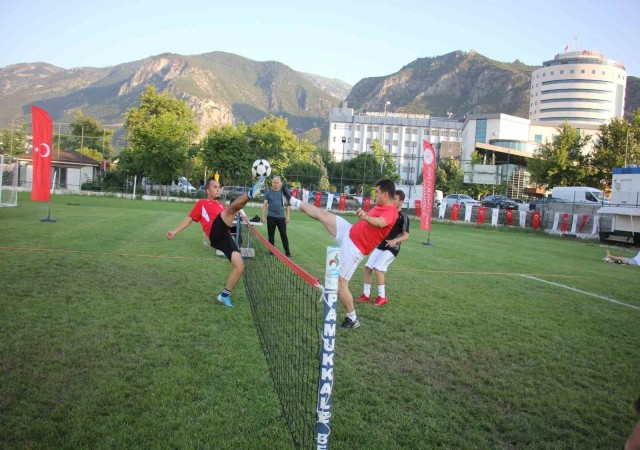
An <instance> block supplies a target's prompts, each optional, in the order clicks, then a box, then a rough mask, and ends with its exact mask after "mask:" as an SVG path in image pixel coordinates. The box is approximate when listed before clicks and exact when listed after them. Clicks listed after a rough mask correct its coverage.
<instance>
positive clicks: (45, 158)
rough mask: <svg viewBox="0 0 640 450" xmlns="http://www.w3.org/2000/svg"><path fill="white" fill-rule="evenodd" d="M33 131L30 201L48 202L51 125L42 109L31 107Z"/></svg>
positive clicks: (51, 140) (49, 119)
mask: <svg viewBox="0 0 640 450" xmlns="http://www.w3.org/2000/svg"><path fill="white" fill-rule="evenodd" d="M31 123H32V125H31V127H32V129H33V184H32V187H31V201H33V202H48V201H49V199H50V198H51V191H50V189H51V147H53V139H52V138H53V124H52V123H51V117H49V114H48V113H47V112H46V111H45V110H44V109H42V108H38V107H37V106H31Z"/></svg>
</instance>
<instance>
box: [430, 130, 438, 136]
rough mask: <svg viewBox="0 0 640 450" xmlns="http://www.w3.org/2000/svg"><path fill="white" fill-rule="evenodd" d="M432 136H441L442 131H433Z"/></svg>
mask: <svg viewBox="0 0 640 450" xmlns="http://www.w3.org/2000/svg"><path fill="white" fill-rule="evenodd" d="M431 136H440V130H431Z"/></svg>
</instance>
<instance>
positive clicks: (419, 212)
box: [416, 200, 422, 217]
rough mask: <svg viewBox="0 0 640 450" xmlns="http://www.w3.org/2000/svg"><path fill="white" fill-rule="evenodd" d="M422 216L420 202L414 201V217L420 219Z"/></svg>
mask: <svg viewBox="0 0 640 450" xmlns="http://www.w3.org/2000/svg"><path fill="white" fill-rule="evenodd" d="M421 215H422V202H420V200H416V216H418V217H420V216H421Z"/></svg>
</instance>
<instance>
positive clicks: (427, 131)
mask: <svg viewBox="0 0 640 450" xmlns="http://www.w3.org/2000/svg"><path fill="white" fill-rule="evenodd" d="M424 134H425V136H429V135H430V134H431V130H429V129H428V128H427V129H426V130H424Z"/></svg>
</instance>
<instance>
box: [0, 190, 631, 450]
mask: <svg viewBox="0 0 640 450" xmlns="http://www.w3.org/2000/svg"><path fill="white" fill-rule="evenodd" d="M190 208H191V205H190V204H188V203H171V202H157V201H156V202H143V201H130V200H123V199H113V198H96V197H81V196H54V197H53V200H52V213H51V215H52V217H55V218H56V219H57V222H56V223H42V222H40V219H41V218H42V217H46V215H47V206H46V204H42V203H31V202H30V201H29V200H28V197H27V196H26V195H24V194H23V195H21V196H20V197H19V206H18V207H15V208H2V209H0V280H1V287H0V358H1V363H2V365H1V370H0V446H1V447H3V448H216V449H244V448H247V449H249V448H277V449H287V448H292V443H291V438H290V435H289V433H288V430H287V428H286V426H285V423H284V420H283V419H282V418H281V417H280V406H279V403H278V399H277V397H276V395H275V393H274V390H273V386H272V383H271V379H270V377H269V372H268V367H267V365H266V362H265V359H264V357H263V356H262V353H261V350H260V347H259V342H258V337H257V334H256V330H255V328H254V325H253V320H252V317H251V312H250V308H249V305H248V303H247V299H246V295H245V292H244V287H243V286H242V283H240V284H239V285H238V286H237V287H236V290H235V291H234V292H233V298H234V303H235V304H236V307H235V308H234V309H233V310H229V309H226V308H224V307H221V306H219V305H216V304H214V303H213V302H212V299H213V298H214V297H215V295H217V293H218V292H219V291H220V289H221V288H222V287H223V285H224V281H225V279H226V276H227V273H228V270H229V265H228V263H227V262H226V260H225V259H224V258H221V257H216V256H214V254H213V251H212V249H210V248H206V247H203V245H202V231H201V229H200V227H199V226H198V225H197V224H193V225H192V226H191V227H189V228H188V229H187V230H185V231H184V232H182V233H181V234H179V235H178V236H177V237H176V238H175V239H174V240H173V241H167V240H166V238H165V234H166V232H167V231H168V230H169V229H171V228H173V227H174V226H175V225H177V224H178V223H179V221H180V220H181V219H182V218H183V217H184V216H185V215H186V214H187V213H188V211H189V210H190ZM257 212H258V210H257V209H248V210H247V213H248V214H249V215H250V216H252V215H253V214H255V213H257ZM260 231H261V232H263V233H266V229H265V228H264V227H262V228H260ZM411 231H412V237H411V239H410V240H409V241H408V242H407V243H405V244H403V249H402V251H401V253H400V256H399V257H398V259H397V260H396V262H394V264H393V265H392V266H391V269H390V272H389V274H388V277H387V293H388V297H389V304H388V305H386V306H385V307H383V308H374V307H373V306H372V305H370V304H364V305H357V311H358V315H359V317H360V321H361V323H362V326H361V327H360V329H358V330H338V336H337V345H336V367H335V384H334V391H333V394H334V403H333V416H332V424H331V425H332V426H331V429H332V433H331V446H332V448H334V449H355V448H359V449H394V448H407V449H416V448H422V449H440V448H442V449H445V448H447V449H516V448H517V449H529V448H531V449H534V448H535V449H568V448H575V449H596V448H601V449H612V448H621V447H622V444H623V442H624V440H625V439H626V437H627V435H628V434H629V432H630V431H631V428H632V426H633V424H634V423H635V421H636V420H637V419H638V417H637V415H636V414H635V413H634V412H633V410H632V407H631V403H632V401H633V400H634V399H635V398H637V397H638V395H640V378H639V374H640V352H639V349H640V295H638V293H639V292H640V270H639V269H638V268H637V267H631V266H620V265H615V264H605V263H603V262H602V257H603V256H604V253H605V248H604V247H602V246H600V245H599V244H598V243H596V242H582V241H576V240H570V239H562V238H554V237H549V236H547V235H545V234H544V233H532V232H525V231H521V230H519V229H513V230H508V229H504V228H500V229H492V228H478V227H476V226H468V225H467V226H465V225H463V224H455V225H450V224H446V223H434V225H433V230H432V232H431V236H430V240H431V242H432V243H433V244H434V245H433V246H424V245H422V242H423V241H425V240H426V239H427V234H426V233H425V232H420V231H419V223H418V221H416V220H414V221H412V229H411ZM289 237H290V241H291V247H292V253H293V258H292V259H293V260H294V261H296V262H297V263H298V264H300V265H301V266H302V267H303V268H305V269H306V270H307V271H309V272H310V273H312V274H314V275H316V276H318V277H322V276H323V272H324V261H323V258H324V251H325V248H326V246H328V245H331V244H332V241H331V239H330V237H329V235H328V234H327V232H326V231H325V230H324V228H323V227H322V226H321V225H320V224H319V223H318V222H315V221H312V220H310V219H308V218H307V217H306V216H304V215H302V214H301V213H298V212H296V213H294V214H292V223H291V224H290V225H289ZM276 242H277V245H278V246H279V238H278V237H277V238H276ZM280 248H281V247H280ZM613 253H615V254H623V255H627V256H633V254H634V252H632V251H631V250H625V249H615V252H613ZM522 275H528V276H529V277H524V276H522ZM545 281H547V282H551V283H554V284H549V283H545ZM361 289H362V272H361V271H359V272H358V273H357V275H356V276H355V277H354V279H353V280H352V291H353V292H354V294H355V295H356V296H357V295H359V294H360V293H361ZM374 295H375V292H374ZM616 301H617V302H619V303H615V302H616ZM342 316H343V313H342V310H341V311H340V318H342Z"/></svg>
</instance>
